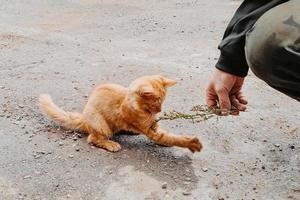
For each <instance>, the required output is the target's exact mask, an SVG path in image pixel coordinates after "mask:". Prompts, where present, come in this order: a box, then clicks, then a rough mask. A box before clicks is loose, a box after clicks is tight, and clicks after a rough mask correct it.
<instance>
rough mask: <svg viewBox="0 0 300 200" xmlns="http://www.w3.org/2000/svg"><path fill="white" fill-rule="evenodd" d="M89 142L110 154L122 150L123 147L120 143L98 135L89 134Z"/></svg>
mask: <svg viewBox="0 0 300 200" xmlns="http://www.w3.org/2000/svg"><path fill="white" fill-rule="evenodd" d="M87 141H88V143H91V144H94V145H95V146H97V147H99V148H102V149H105V150H107V151H110V152H117V151H119V150H121V145H120V144H119V143H117V142H114V141H112V140H109V139H108V138H107V137H105V136H103V135H101V134H98V133H96V134H94V133H92V134H89V136H88V138H87Z"/></svg>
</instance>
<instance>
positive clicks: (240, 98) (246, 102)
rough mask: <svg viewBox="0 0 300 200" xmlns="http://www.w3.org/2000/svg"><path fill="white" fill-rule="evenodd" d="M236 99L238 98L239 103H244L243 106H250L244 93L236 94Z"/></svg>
mask: <svg viewBox="0 0 300 200" xmlns="http://www.w3.org/2000/svg"><path fill="white" fill-rule="evenodd" d="M236 97H237V99H238V101H239V102H240V103H242V104H244V105H246V104H248V101H247V99H246V98H245V97H244V96H243V94H242V92H238V93H237V94H236Z"/></svg>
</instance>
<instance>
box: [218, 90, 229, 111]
mask: <svg viewBox="0 0 300 200" xmlns="http://www.w3.org/2000/svg"><path fill="white" fill-rule="evenodd" d="M217 95H218V99H219V104H220V108H221V113H222V115H228V114H229V111H230V109H231V103H230V99H229V93H228V92H227V91H226V90H220V91H218V92H217Z"/></svg>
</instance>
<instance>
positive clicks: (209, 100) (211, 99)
mask: <svg viewBox="0 0 300 200" xmlns="http://www.w3.org/2000/svg"><path fill="white" fill-rule="evenodd" d="M217 99H218V97H217V96H216V95H215V94H213V93H211V91H210V89H208V90H207V91H206V104H207V106H208V107H209V108H213V107H216V106H217Z"/></svg>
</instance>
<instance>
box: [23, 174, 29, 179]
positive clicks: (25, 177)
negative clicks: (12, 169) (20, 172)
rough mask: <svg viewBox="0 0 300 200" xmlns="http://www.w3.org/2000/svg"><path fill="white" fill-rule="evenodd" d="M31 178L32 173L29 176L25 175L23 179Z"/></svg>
mask: <svg viewBox="0 0 300 200" xmlns="http://www.w3.org/2000/svg"><path fill="white" fill-rule="evenodd" d="M29 178H31V176H30V175H27V176H24V177H23V179H29Z"/></svg>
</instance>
